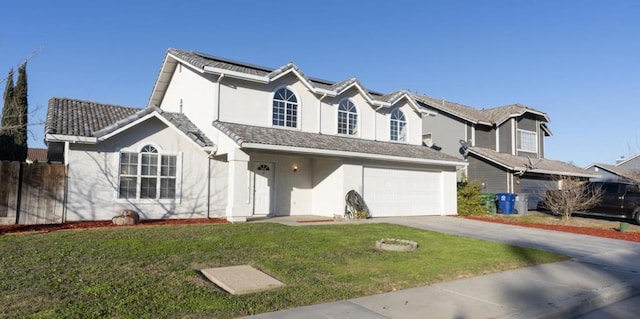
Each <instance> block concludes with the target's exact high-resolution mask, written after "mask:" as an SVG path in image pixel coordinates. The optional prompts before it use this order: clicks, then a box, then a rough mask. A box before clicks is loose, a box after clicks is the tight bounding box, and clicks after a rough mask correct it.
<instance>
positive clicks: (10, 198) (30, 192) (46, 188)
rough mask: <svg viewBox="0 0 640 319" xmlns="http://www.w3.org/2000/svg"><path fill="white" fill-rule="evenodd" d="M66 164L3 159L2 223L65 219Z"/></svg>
mask: <svg viewBox="0 0 640 319" xmlns="http://www.w3.org/2000/svg"><path fill="white" fill-rule="evenodd" d="M66 189H67V187H66V174H65V167H64V165H63V164H48V163H33V164H27V163H20V162H9V161H2V162H0V224H23V225H32V224H58V223H62V222H64V212H65V211H64V210H65V200H66Z"/></svg>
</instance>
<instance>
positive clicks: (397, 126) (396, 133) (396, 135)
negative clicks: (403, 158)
mask: <svg viewBox="0 0 640 319" xmlns="http://www.w3.org/2000/svg"><path fill="white" fill-rule="evenodd" d="M389 125H390V129H391V140H392V141H399V142H406V141H407V120H406V119H405V117H404V113H402V111H400V109H395V110H393V112H391V122H390V124H389Z"/></svg>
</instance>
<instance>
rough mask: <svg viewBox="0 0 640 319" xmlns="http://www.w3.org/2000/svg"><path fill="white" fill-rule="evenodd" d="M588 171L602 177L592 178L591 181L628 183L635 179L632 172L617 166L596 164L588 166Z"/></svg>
mask: <svg viewBox="0 0 640 319" xmlns="http://www.w3.org/2000/svg"><path fill="white" fill-rule="evenodd" d="M587 170H588V171H589V172H592V173H594V174H598V175H600V177H596V178H592V179H591V180H620V181H628V180H632V179H633V172H632V171H630V170H627V169H625V168H622V167H619V166H616V165H609V164H601V163H595V164H591V165H589V166H587Z"/></svg>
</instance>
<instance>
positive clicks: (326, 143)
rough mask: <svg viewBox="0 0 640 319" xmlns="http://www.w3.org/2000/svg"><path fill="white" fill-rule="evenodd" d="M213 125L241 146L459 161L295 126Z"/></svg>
mask: <svg viewBox="0 0 640 319" xmlns="http://www.w3.org/2000/svg"><path fill="white" fill-rule="evenodd" d="M213 126H214V127H216V128H217V129H219V130H220V131H222V132H223V133H225V134H226V135H227V136H229V137H230V138H232V139H233V140H234V141H235V142H236V143H237V144H238V145H240V146H241V147H242V146H243V145H246V143H252V144H264V145H279V146H289V147H297V148H304V149H309V150H310V151H311V150H313V149H321V150H332V151H344V152H355V153H363V154H374V155H386V156H397V157H407V158H416V159H425V160H435V161H446V162H457V163H460V165H463V162H462V161H461V160H460V159H458V158H456V157H453V156H450V155H447V154H444V153H442V152H438V151H435V150H433V149H430V148H428V147H426V146H419V145H410V144H402V143H393V142H380V141H371V140H364V139H359V138H350V137H342V136H335V135H324V134H316V133H309V132H301V131H296V130H288V129H280V128H271V127H259V126H250V125H243V124H234V123H226V122H218V121H216V122H213Z"/></svg>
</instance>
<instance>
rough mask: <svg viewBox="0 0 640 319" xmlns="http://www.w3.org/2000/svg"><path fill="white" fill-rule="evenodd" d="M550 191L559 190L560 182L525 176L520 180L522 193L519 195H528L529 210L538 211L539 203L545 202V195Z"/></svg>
mask: <svg viewBox="0 0 640 319" xmlns="http://www.w3.org/2000/svg"><path fill="white" fill-rule="evenodd" d="M550 189H558V182H556V181H554V180H551V179H549V178H543V177H535V176H527V175H525V176H523V177H521V178H520V191H519V192H518V193H523V194H527V196H528V201H527V208H528V209H529V210H536V209H537V208H538V203H541V202H542V200H544V194H545V193H546V192H547V190H550Z"/></svg>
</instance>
